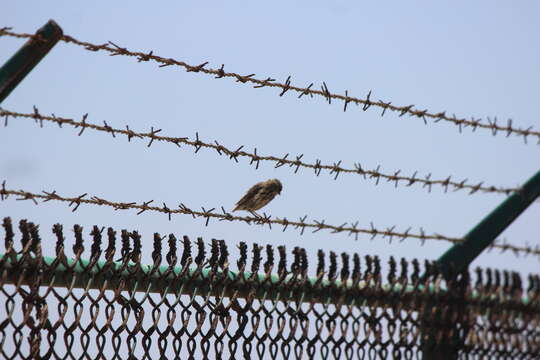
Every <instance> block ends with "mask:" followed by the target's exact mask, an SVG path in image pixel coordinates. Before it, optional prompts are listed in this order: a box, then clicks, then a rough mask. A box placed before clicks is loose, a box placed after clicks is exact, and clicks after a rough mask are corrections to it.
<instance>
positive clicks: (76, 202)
mask: <svg viewBox="0 0 540 360" xmlns="http://www.w3.org/2000/svg"><path fill="white" fill-rule="evenodd" d="M9 195H14V196H18V198H17V199H16V200H19V201H20V200H30V201H32V202H33V203H34V204H36V205H38V204H39V203H38V201H37V200H43V202H47V201H51V200H55V201H61V202H67V203H69V205H68V207H70V208H72V211H73V212H74V211H76V210H77V209H78V208H79V206H80V205H81V204H89V205H98V206H108V207H112V208H114V209H115V210H128V209H133V210H138V212H137V215H140V214H142V213H143V212H145V211H154V212H159V213H163V214H166V215H167V216H168V218H169V221H170V220H171V217H172V215H174V214H185V215H191V216H192V217H193V218H194V219H196V218H204V219H205V226H208V224H209V222H210V219H218V220H219V221H241V222H244V223H246V224H248V225H251V224H255V225H262V226H264V225H268V227H269V228H270V229H272V225H277V226H281V227H282V231H285V230H287V228H289V227H292V228H294V229H296V230H299V231H300V235H303V234H304V232H305V231H306V230H312V232H313V233H315V232H318V231H321V230H328V231H330V232H331V233H333V234H334V233H348V236H351V235H354V237H355V240H358V236H359V235H360V234H365V235H369V236H370V237H371V240H373V239H374V238H376V237H382V238H383V239H388V241H389V243H392V241H393V240H394V239H399V241H400V242H402V241H403V240H405V239H407V238H411V239H417V240H420V241H421V244H422V245H424V244H425V242H426V241H430V240H433V241H447V242H450V243H453V244H456V243H460V242H463V239H462V238H456V237H449V236H445V235H441V234H438V233H433V234H426V232H425V231H424V229H423V228H420V230H419V232H418V233H414V232H411V230H412V227H409V228H408V229H407V230H405V231H403V232H400V231H396V230H395V228H396V226H395V225H394V226H391V227H387V228H386V229H381V228H377V227H375V226H374V225H373V223H372V222H371V223H370V228H360V227H358V223H359V222H358V221H356V222H354V223H350V224H349V222H344V223H342V224H341V225H331V224H327V223H326V221H325V220H320V221H317V220H312V222H306V220H307V218H308V216H307V215H305V216H303V217H300V218H299V219H298V220H297V221H294V220H288V219H287V218H285V217H284V218H277V217H276V218H273V217H272V216H271V215H267V214H266V213H263V215H262V216H260V217H255V216H235V215H233V214H231V213H230V212H228V211H226V210H225V208H224V207H223V206H222V207H221V211H222V213H219V212H215V211H214V210H216V208H211V209H208V210H207V209H205V208H204V207H201V210H192V209H190V208H189V207H188V206H186V205H185V204H183V203H180V204H179V205H178V208H175V209H172V208H169V207H168V206H167V205H166V204H165V203H162V204H163V206H155V205H151V204H152V203H153V202H154V200H149V201H144V202H142V203H141V204H137V202H134V201H133V202H115V201H110V200H106V199H103V198H100V197H97V196H91V197H90V198H87V197H88V193H84V194H82V195H79V196H74V197H65V196H62V195H59V194H58V193H57V192H56V191H50V192H47V191H42V193H41V194H36V193H32V192H29V191H25V190H12V189H8V188H6V181H5V180H4V181H3V182H2V186H1V188H0V200H2V201H4V200H6V199H7V198H8V196H9ZM490 249H498V250H500V252H501V253H503V252H506V251H510V252H512V253H513V254H514V255H516V256H517V255H520V254H521V255H535V256H539V255H540V246H539V245H536V246H535V247H531V246H530V245H526V246H515V245H510V244H508V243H506V241H504V243H500V242H499V243H496V244H493V245H491V246H490Z"/></svg>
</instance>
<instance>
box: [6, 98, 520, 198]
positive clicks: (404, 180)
mask: <svg viewBox="0 0 540 360" xmlns="http://www.w3.org/2000/svg"><path fill="white" fill-rule="evenodd" d="M35 110H36V111H34V112H33V113H19V112H14V111H9V110H6V109H0V117H5V118H6V119H7V118H9V117H11V118H26V119H34V120H36V119H38V120H39V121H41V122H43V121H49V122H53V123H56V124H58V125H69V126H72V127H74V128H79V127H80V128H81V130H80V132H79V134H78V135H81V134H82V132H83V131H84V130H85V129H87V128H89V129H92V130H95V131H102V132H107V133H111V134H112V135H113V137H115V138H116V136H115V135H125V136H127V138H128V142H131V139H132V138H138V139H148V140H149V142H148V144H147V146H148V147H150V146H151V145H152V144H153V142H154V141H162V142H167V143H171V144H174V145H175V146H177V147H179V148H180V149H181V147H180V144H185V145H188V146H191V147H193V148H194V149H195V153H198V152H199V151H200V150H201V149H203V148H206V149H213V150H216V152H217V154H218V155H220V156H226V157H228V158H229V159H230V160H233V161H235V162H238V158H239V157H246V158H248V159H249V160H250V165H254V166H255V168H256V169H258V168H259V164H260V162H261V161H266V162H271V163H274V167H275V168H280V167H283V166H285V165H287V166H288V167H289V168H290V169H293V170H294V173H295V174H296V173H298V170H299V169H300V168H305V169H313V170H314V174H315V175H316V176H319V175H320V174H321V172H322V171H323V170H325V171H326V172H328V174H329V175H332V176H333V177H334V180H337V178H338V176H339V175H340V174H342V173H343V174H355V175H360V176H362V177H363V178H364V179H365V180H368V179H369V180H371V179H373V180H374V181H375V185H378V184H379V182H380V180H381V179H383V180H386V181H387V182H393V183H394V185H395V187H398V185H399V184H404V185H405V186H407V187H409V186H412V185H413V184H418V185H421V186H422V187H423V188H426V189H427V191H428V192H431V189H432V187H433V186H439V187H441V188H442V189H443V190H444V192H445V193H446V192H447V191H448V188H451V189H452V190H453V191H459V190H464V189H465V190H469V195H472V194H476V193H498V194H505V195H509V194H511V193H513V192H516V191H519V189H518V188H509V187H499V186H494V185H483V183H484V182H480V183H478V184H472V183H467V179H465V180H462V181H453V180H451V179H452V176H448V177H446V178H443V179H431V174H428V175H426V176H424V177H417V174H418V172H417V171H415V172H414V173H413V175H412V176H406V175H402V174H401V170H396V171H393V172H392V171H391V172H388V173H383V172H381V171H380V169H381V166H380V165H378V166H377V168H375V169H364V168H362V166H361V165H360V163H358V164H354V166H353V167H352V168H347V167H344V166H342V165H341V163H342V161H341V160H339V161H337V162H332V163H331V164H330V163H328V164H322V162H321V160H318V159H317V160H316V161H315V163H309V162H304V161H301V159H302V158H303V156H304V154H301V155H298V156H295V157H294V159H292V158H291V159H289V158H288V157H289V155H290V154H289V153H287V154H285V155H284V156H274V155H268V156H262V155H259V154H257V149H255V150H254V152H253V153H251V152H248V151H244V150H242V149H243V148H244V146H243V145H242V146H239V147H238V148H236V149H235V150H232V149H229V148H227V147H225V146H224V145H222V144H220V143H219V142H218V141H216V140H215V141H214V142H213V143H212V142H204V141H202V140H201V139H200V138H199V133H198V132H197V133H196V134H195V140H190V139H189V138H188V137H171V136H162V135H158V133H159V132H161V129H157V130H154V127H151V130H150V132H147V133H138V132H136V131H134V130H132V129H130V128H129V127H128V126H126V129H125V130H124V129H120V128H113V127H111V126H109V125H108V124H107V123H106V122H104V125H98V124H93V123H90V122H88V121H87V119H88V114H85V115H84V116H83V117H82V120H81V121H80V122H77V121H75V120H73V119H70V118H63V117H59V116H56V115H53V116H45V115H42V114H39V112H37V108H35Z"/></svg>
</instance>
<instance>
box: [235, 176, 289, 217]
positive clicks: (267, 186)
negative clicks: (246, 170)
mask: <svg viewBox="0 0 540 360" xmlns="http://www.w3.org/2000/svg"><path fill="white" fill-rule="evenodd" d="M282 189H283V185H281V182H280V181H279V180H278V179H270V180H266V181H262V182H260V183H257V184H255V185H253V186H252V187H251V189H249V190H248V192H247V193H246V195H244V196H243V197H242V198H241V199H240V200H239V201H238V202H237V203H236V207H235V208H234V210H233V211H237V210H246V211H249V212H250V213H252V214H253V215H255V216H256V217H260V215H259V214H257V213H256V212H255V211H256V210H259V209H260V208H262V207H263V206H265V205H266V204H268V203H269V202H270V201H272V199H273V198H274V197H276V195H278V194H281V190H282Z"/></svg>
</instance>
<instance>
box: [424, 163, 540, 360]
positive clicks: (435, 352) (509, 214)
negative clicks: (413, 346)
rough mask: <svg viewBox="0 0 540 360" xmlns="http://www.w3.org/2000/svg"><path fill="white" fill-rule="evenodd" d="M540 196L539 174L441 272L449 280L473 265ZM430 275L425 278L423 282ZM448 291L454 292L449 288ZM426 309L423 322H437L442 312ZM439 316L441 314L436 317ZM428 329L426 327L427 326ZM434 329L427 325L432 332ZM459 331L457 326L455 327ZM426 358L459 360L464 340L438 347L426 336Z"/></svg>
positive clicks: (458, 247) (452, 253) (449, 255)
mask: <svg viewBox="0 0 540 360" xmlns="http://www.w3.org/2000/svg"><path fill="white" fill-rule="evenodd" d="M539 196H540V171H538V172H537V173H536V174H535V175H534V176H533V177H531V178H530V179H529V180H528V181H527V182H526V183H525V184H524V185H523V186H522V187H521V188H520V189H519V191H517V192H515V193H513V194H512V195H511V196H509V197H508V198H507V199H506V200H504V201H503V202H502V203H501V204H500V205H499V206H498V207H497V208H495V210H493V211H492V212H491V213H490V214H489V215H488V216H486V217H485V218H484V219H483V220H482V221H481V222H480V223H479V224H478V225H476V226H475V227H474V228H473V229H472V230H471V231H469V233H468V234H467V235H465V237H464V241H463V242H461V243H458V244H455V245H453V246H452V247H451V248H450V249H448V251H446V252H445V253H444V254H443V255H442V256H441V257H440V258H439V259H438V260H437V261H436V263H437V264H438V267H439V270H440V271H441V272H442V275H443V276H444V277H445V278H446V279H447V280H453V279H452V275H455V274H459V273H461V272H462V271H463V270H465V269H467V268H468V267H469V265H470V264H471V262H472V261H473V260H474V259H476V257H478V255H480V253H482V251H484V250H485V249H486V248H487V247H488V246H489V245H491V243H493V241H495V239H496V238H497V236H499V235H500V234H501V233H502V232H503V231H504V230H505V229H506V228H507V227H508V226H509V225H510V224H511V223H512V222H513V221H514V220H515V219H516V218H517V217H518V216H519V215H520V214H521V213H522V212H523V211H525V209H527V207H529V205H531V204H532V203H533V202H534V201H535V200H536V199H537V198H538V197H539ZM426 277H427V276H426V275H424V277H423V278H424V279H425V278H426ZM448 290H449V291H450V290H451V289H448ZM435 310H436V309H426V310H425V311H424V315H423V316H424V321H427V322H432V323H433V322H435V323H437V321H438V320H441V319H437V317H440V314H438V313H440V311H435ZM437 314H438V315H437ZM424 326H425V325H424ZM430 328H433V327H432V326H427V327H426V330H425V331H429V329H430ZM455 330H456V331H455V332H457V327H455ZM426 335H427V337H424V338H423V340H422V342H423V349H422V351H423V359H457V355H458V353H457V352H458V350H459V347H460V342H461V339H459V337H460V336H459V335H458V334H457V333H455V334H454V335H455V336H454V338H453V339H446V341H447V344H436V343H435V341H434V337H433V335H434V334H424V336H426Z"/></svg>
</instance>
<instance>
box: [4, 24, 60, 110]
mask: <svg viewBox="0 0 540 360" xmlns="http://www.w3.org/2000/svg"><path fill="white" fill-rule="evenodd" d="M62 35H63V31H62V28H61V27H60V26H58V24H57V23H56V22H54V20H49V21H48V22H47V23H46V24H45V25H44V26H43V27H42V28H41V29H39V30H38V31H37V32H36V36H37V37H36V38H32V39H30V40H28V41H27V42H26V44H24V45H23V46H22V47H21V48H20V49H19V51H17V52H16V53H15V55H13V56H12V57H11V58H10V59H9V60H8V61H7V62H6V63H5V64H4V66H2V67H1V68H0V103H2V101H4V99H5V98H7V97H8V95H9V94H10V93H11V91H13V89H15V87H17V85H19V83H20V82H21V81H22V80H23V79H24V78H25V77H26V75H28V73H29V72H30V71H32V69H33V68H34V67H35V66H36V65H37V64H38V63H39V62H40V61H41V59H43V57H45V55H47V53H48V52H49V51H50V50H51V49H52V47H53V46H54V45H55V44H56V43H57V42H58V40H60V39H61V38H62Z"/></svg>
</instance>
